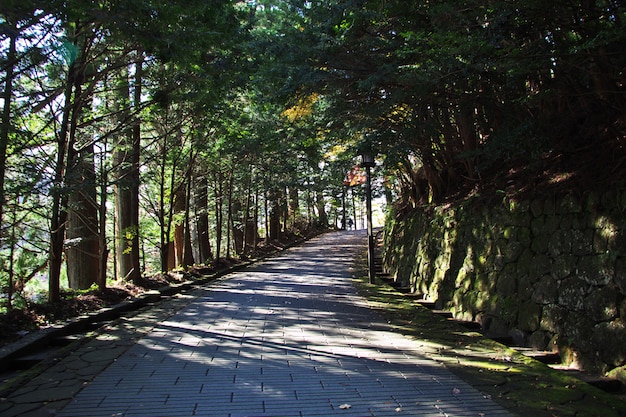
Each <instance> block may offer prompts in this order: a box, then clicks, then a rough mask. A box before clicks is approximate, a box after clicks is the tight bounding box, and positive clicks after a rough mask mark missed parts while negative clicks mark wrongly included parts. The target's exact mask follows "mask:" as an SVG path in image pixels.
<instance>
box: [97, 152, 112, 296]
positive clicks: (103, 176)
mask: <svg viewBox="0 0 626 417" xmlns="http://www.w3.org/2000/svg"><path fill="white" fill-rule="evenodd" d="M106 153H107V141H106V139H105V140H104V143H103V149H102V152H101V153H100V169H101V172H100V204H99V206H98V210H99V212H98V215H99V218H100V225H99V231H100V233H99V248H100V254H99V256H100V266H99V273H98V289H99V290H100V291H104V290H105V289H106V286H107V261H108V258H109V248H108V246H107V235H106V217H107V185H108V182H109V178H108V175H107V170H106V168H105V164H104V158H105V154H106Z"/></svg>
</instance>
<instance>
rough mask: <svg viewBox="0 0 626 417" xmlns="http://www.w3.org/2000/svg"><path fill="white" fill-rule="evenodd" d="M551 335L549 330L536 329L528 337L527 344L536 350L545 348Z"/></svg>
mask: <svg viewBox="0 0 626 417" xmlns="http://www.w3.org/2000/svg"><path fill="white" fill-rule="evenodd" d="M551 335H552V334H551V333H549V332H546V331H543V330H537V331H536V332H533V333H532V334H531V335H530V336H529V337H528V345H529V346H530V347H531V348H533V349H536V350H547V349H548V344H549V343H550V339H551Z"/></svg>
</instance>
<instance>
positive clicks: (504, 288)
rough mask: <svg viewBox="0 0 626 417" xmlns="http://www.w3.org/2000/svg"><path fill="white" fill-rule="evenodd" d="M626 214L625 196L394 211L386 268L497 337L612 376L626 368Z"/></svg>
mask: <svg viewBox="0 0 626 417" xmlns="http://www.w3.org/2000/svg"><path fill="white" fill-rule="evenodd" d="M625 208H626V190H620V191H612V192H605V193H602V194H598V193H587V194H585V195H582V196H575V195H573V194H568V195H562V196H555V197H548V198H537V199H535V200H532V201H522V202H515V201H510V200H506V199H505V200H503V201H501V202H499V203H496V204H485V203H484V202H480V200H478V199H475V200H469V201H467V202H465V203H464V204H463V205H459V206H455V207H450V206H446V207H436V208H429V209H424V210H416V211H415V212H413V213H411V214H409V215H407V214H405V215H403V216H398V214H397V213H391V214H390V218H389V220H388V221H387V226H386V230H385V255H384V261H385V265H386V268H387V269H388V271H389V272H391V273H392V274H393V276H394V278H395V280H396V281H398V282H399V283H400V284H401V285H403V286H410V287H411V289H412V291H413V292H416V293H420V294H423V295H424V297H425V298H427V299H430V300H432V301H436V303H437V305H438V306H439V307H440V308H445V309H449V310H451V311H452V312H453V313H454V315H455V317H456V318H459V319H464V320H476V321H479V322H480V323H481V324H482V326H483V329H484V330H485V331H486V332H487V333H488V334H493V335H510V336H513V338H514V339H515V342H516V343H518V344H523V345H526V346H528V347H534V348H537V349H558V350H559V351H560V352H561V354H562V356H563V357H564V359H565V360H566V361H570V362H577V363H578V364H580V365H581V366H583V367H585V368H586V369H594V370H602V371H608V370H610V369H614V368H619V367H623V366H624V365H626V256H625V255H626V246H625V244H626V240H625V236H624V234H625V232H624V226H625V225H626V210H625Z"/></svg>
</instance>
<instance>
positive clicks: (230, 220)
mask: <svg viewBox="0 0 626 417" xmlns="http://www.w3.org/2000/svg"><path fill="white" fill-rule="evenodd" d="M234 170H235V168H234V167H231V169H230V173H229V177H228V218H227V219H226V259H230V249H231V239H230V237H231V233H230V231H231V230H232V228H233V227H232V226H233V185H234V182H235V175H234Z"/></svg>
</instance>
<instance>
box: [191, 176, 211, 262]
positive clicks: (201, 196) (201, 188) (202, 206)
mask: <svg viewBox="0 0 626 417" xmlns="http://www.w3.org/2000/svg"><path fill="white" fill-rule="evenodd" d="M208 193H209V186H208V181H207V179H206V176H204V175H203V176H201V177H200V178H198V179H197V181H196V194H195V202H196V210H197V220H196V229H197V231H198V253H199V254H200V259H199V261H200V262H201V263H205V264H206V263H208V262H210V261H212V260H213V253H212V252H211V241H210V239H209V213H208V211H209V199H208Z"/></svg>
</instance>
